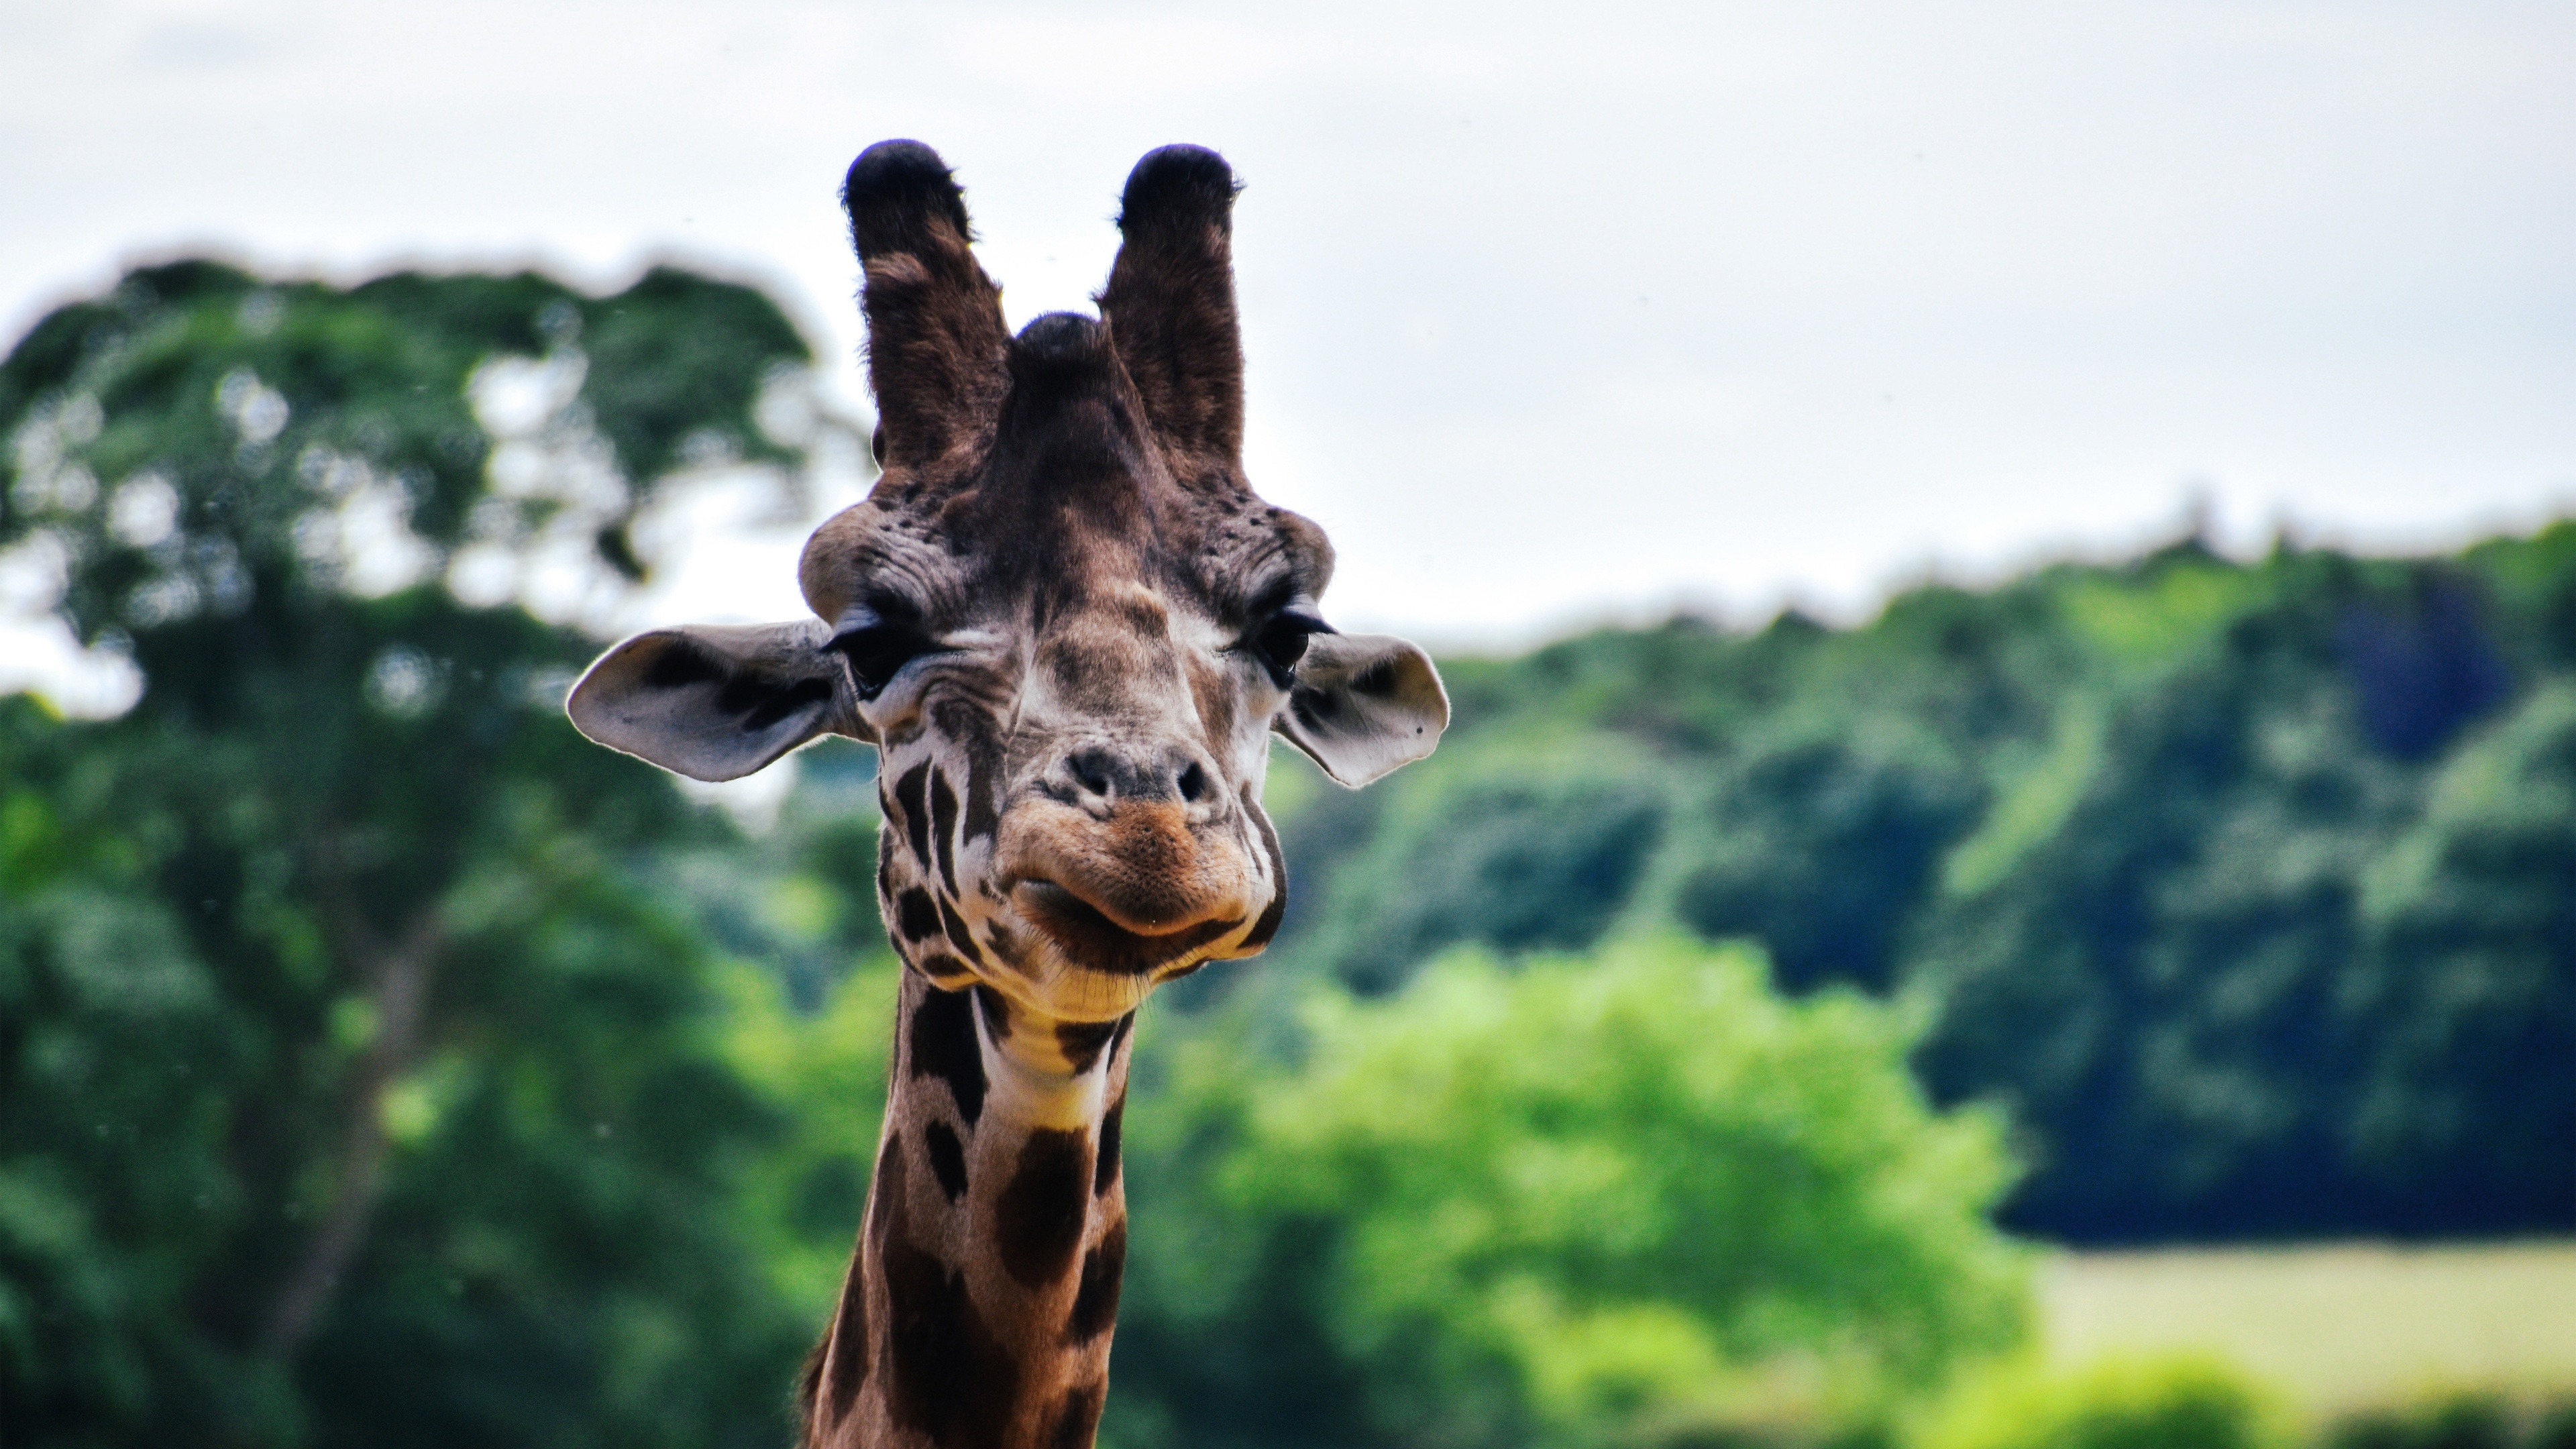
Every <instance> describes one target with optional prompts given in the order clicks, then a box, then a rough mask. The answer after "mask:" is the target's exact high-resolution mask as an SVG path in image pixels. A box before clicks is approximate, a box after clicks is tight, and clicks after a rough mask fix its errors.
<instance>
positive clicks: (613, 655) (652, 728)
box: [564, 619, 876, 780]
mask: <svg viewBox="0 0 2576 1449" xmlns="http://www.w3.org/2000/svg"><path fill="white" fill-rule="evenodd" d="M831 638H832V630H831V628H830V626H829V625H826V624H824V623H823V622H822V621H821V620H819V619H806V620H799V621H798V622H796V623H792V624H758V625H753V626H750V627H748V628H724V627H717V626H708V627H703V628H695V629H656V630H653V631H652V632H651V633H647V634H638V635H636V636H635V637H634V638H632V639H629V640H627V641H626V642H625V643H623V644H620V645H618V646H616V647H615V648H613V649H611V650H609V651H608V652H607V653H605V654H602V655H601V656H599V661H598V662H597V663H595V664H593V665H591V666H590V672H589V673H587V674H584V675H583V676H582V677H581V682H580V683H579V684H576V685H574V686H573V687H572V695H571V697H570V698H568V699H566V700H565V701H564V713H566V714H568V715H570V716H572V723H573V728H575V729H577V730H580V731H581V732H582V733H583V734H585V735H588V736H589V737H590V738H592V739H594V740H596V741H598V742H599V743H601V744H603V745H606V746H608V747H609V748H610V749H612V750H622V751H624V752H625V753H627V754H630V755H634V756H636V757H637V758H639V759H644V760H649V761H651V762H652V763H654V764H656V765H659V766H661V767H662V768H663V769H665V770H669V771H671V772H672V773H674V774H680V775H686V776H688V777H689V778H690V779H693V780H735V779H740V778H741V777H743V776H745V775H748V774H750V773H751V772H752V771H754V770H757V769H759V768H761V767H762V766H764V765H766V764H768V763H770V762H771V761H772V760H775V759H777V758H778V757H779V756H781V755H783V754H786V753H787V752H788V751H790V750H792V749H795V748H796V747H797V746H798V745H801V744H804V743H805V742H806V741H808V740H810V739H812V738H814V737H815V736H816V735H820V734H840V735H848V736H850V737H851V738H853V739H860V740H868V741H870V742H873V741H874V740H875V738H876V737H875V736H874V735H873V734H871V733H869V731H868V727H867V726H866V724H864V723H863V722H861V721H860V719H859V710H858V691H857V689H856V688H855V687H854V686H853V685H852V683H851V681H850V671H849V668H848V666H847V665H846V664H844V663H843V662H842V660H841V657H840V656H839V655H837V654H835V653H833V652H832V651H831V650H830V649H828V648H827V647H825V646H826V645H828V644H829V643H830V642H831Z"/></svg>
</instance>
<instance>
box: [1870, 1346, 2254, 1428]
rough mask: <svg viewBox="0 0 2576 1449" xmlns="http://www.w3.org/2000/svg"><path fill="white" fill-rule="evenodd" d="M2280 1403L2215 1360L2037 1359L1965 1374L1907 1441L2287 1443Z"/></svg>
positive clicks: (2175, 1358)
mask: <svg viewBox="0 0 2576 1449" xmlns="http://www.w3.org/2000/svg"><path fill="white" fill-rule="evenodd" d="M2289 1441H2290V1436H2289V1435H2288V1434H2287V1433H2286V1432H2284V1429H2283V1426H2282V1418H2281V1415H2280V1412H2279V1410H2278V1409H2276V1408H2275V1407H2273V1406H2272V1405H2271V1404H2269V1403H2268V1402H2267V1401H2266V1399H2265V1397H2264V1395H2263V1393H2262V1391H2261V1390H2260V1389H2258V1388H2257V1387H2256V1386H2255V1385H2254V1384H2253V1383H2252V1382H2251V1381H2249V1380H2248V1379H2247V1378H2246V1377H2245V1376H2244V1375H2243V1374H2242V1373H2240V1372H2238V1371H2237V1370H2235V1369H2233V1368H2230V1367H2229V1366H2228V1365H2226V1364H2225V1363H2223V1362H2220V1361H2218V1360H2214V1359H2207V1358H2199V1357H2192V1356H2168V1357H2159V1358H2143V1359H2107V1360H2104V1361H2102V1362H2099V1363H2095V1364H2092V1365H2090V1366H2088V1367H2085V1368H2082V1369H2078V1370H2075V1371H2073V1372H2054V1371H2050V1370H2048V1369H2046V1368H2043V1367H2041V1366H2040V1365H2038V1364H2037V1363H2036V1362H2034V1361H2028V1360H2024V1361H2017V1362H2012V1363H2007V1364H2003V1365H1999V1366H1995V1367H1991V1368H1988V1369H1985V1370H1981V1371H1978V1372H1975V1373H1971V1374H1968V1375H1966V1376H1965V1377H1964V1378H1963V1380H1962V1382H1961V1383H1960V1384H1959V1385H1958V1386H1957V1387H1956V1388H1954V1389H1953V1391H1952V1392H1951V1394H1950V1395H1949V1396H1948V1398H1947V1399H1946V1400H1945V1401H1944V1402H1943V1403H1942V1404H1941V1405H1940V1407H1939V1408H1938V1410H1937V1411H1935V1412H1934V1413H1932V1414H1930V1415H1928V1416H1927V1417H1926V1421H1925V1422H1924V1423H1923V1424H1922V1425H1921V1426H1920V1427H1918V1429H1917V1430H1916V1432H1915V1433H1914V1434H1913V1435H1912V1436H1911V1449H2285V1446H2287V1444H2288V1443H2289Z"/></svg>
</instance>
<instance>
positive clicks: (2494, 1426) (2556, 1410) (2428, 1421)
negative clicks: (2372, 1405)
mask: <svg viewBox="0 0 2576 1449" xmlns="http://www.w3.org/2000/svg"><path fill="white" fill-rule="evenodd" d="M2321 1445H2322V1449H2568V1446H2569V1445H2576V1402H2562V1403H2558V1404H2554V1405H2547V1406H2541V1407H2536V1408H2535V1407H2528V1406H2523V1405H2517V1404H2516V1403H2514V1402H2513V1401H2512V1400H2510V1399H2508V1398H2506V1397H2504V1396H2503V1395H2501V1394H2495V1393H2489V1392H2483V1391H2478V1390H2467V1391H2457V1392H2450V1393H2437V1394H2430V1395H2426V1396H2424V1397H2423V1398H2421V1399H2419V1400H2417V1401H2416V1402H2414V1403H2411V1404H2406V1405H2402V1406H2399V1407H2396V1408H2390V1409H2378V1410H2373V1411H2370V1412H2367V1413H2360V1414H2354V1415H2350V1416H2348V1417H2346V1418H2343V1419H2340V1420H2338V1421H2336V1422H2335V1423H2333V1424H2331V1425H2329V1426H2328V1427H2327V1429H2326V1432H2325V1434H2324V1435H2323V1436H2322V1440H2321Z"/></svg>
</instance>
